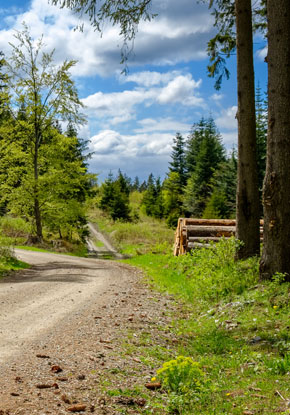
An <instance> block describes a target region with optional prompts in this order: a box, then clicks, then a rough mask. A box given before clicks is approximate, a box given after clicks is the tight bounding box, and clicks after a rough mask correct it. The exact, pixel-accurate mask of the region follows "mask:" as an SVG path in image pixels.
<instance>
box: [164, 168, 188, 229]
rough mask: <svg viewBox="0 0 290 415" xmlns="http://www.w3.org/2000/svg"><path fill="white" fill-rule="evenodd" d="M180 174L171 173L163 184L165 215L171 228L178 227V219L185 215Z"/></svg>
mask: <svg viewBox="0 0 290 415" xmlns="http://www.w3.org/2000/svg"><path fill="white" fill-rule="evenodd" d="M180 183H181V179H180V176H179V173H178V172H174V171H171V172H170V173H169V174H168V176H167V178H166V179H165V180H164V183H163V199H164V214H165V217H166V223H167V225H168V226H169V227H171V228H172V227H173V228H174V227H176V225H177V221H178V218H179V217H180V216H182V215H183V212H184V210H183V206H182V200H183V193H182V189H181V188H180Z"/></svg>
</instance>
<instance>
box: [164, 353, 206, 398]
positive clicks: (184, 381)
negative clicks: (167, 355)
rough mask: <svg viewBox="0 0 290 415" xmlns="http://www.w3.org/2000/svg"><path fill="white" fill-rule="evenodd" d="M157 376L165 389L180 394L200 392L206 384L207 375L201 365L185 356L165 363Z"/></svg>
mask: <svg viewBox="0 0 290 415" xmlns="http://www.w3.org/2000/svg"><path fill="white" fill-rule="evenodd" d="M157 376H158V378H159V379H161V381H162V386H163V387H164V388H165V389H168V390H169V391H171V392H175V393H178V394H179V393H181V394H188V393H190V394H191V393H196V392H200V391H201V390H202V388H203V387H204V383H205V375H204V373H203V371H202V370H201V369H200V365H199V363H198V362H194V361H193V359H192V358H191V357H185V356H178V357H177V358H176V359H173V360H170V361H169V362H165V363H164V364H163V366H162V368H161V369H158V370H157Z"/></svg>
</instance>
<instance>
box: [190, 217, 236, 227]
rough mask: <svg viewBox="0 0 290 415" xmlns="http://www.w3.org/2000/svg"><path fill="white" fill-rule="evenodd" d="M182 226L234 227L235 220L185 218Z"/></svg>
mask: <svg viewBox="0 0 290 415" xmlns="http://www.w3.org/2000/svg"><path fill="white" fill-rule="evenodd" d="M183 223H184V226H190V225H195V226H197V225H200V226H211V225H212V226H236V220H235V219H198V218H186V219H184V222H183Z"/></svg>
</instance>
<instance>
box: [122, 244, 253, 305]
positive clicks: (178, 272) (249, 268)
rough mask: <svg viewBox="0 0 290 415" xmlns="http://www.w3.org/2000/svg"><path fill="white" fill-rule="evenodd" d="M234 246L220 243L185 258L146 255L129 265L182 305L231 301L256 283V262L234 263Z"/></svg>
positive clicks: (193, 252) (131, 261) (249, 260)
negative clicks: (133, 266) (148, 277)
mask: <svg viewBox="0 0 290 415" xmlns="http://www.w3.org/2000/svg"><path fill="white" fill-rule="evenodd" d="M237 244H238V241H237V240H235V239H234V238H231V239H228V240H225V239H221V241H220V242H219V243H218V244H215V245H214V244H212V246H211V247H209V248H201V249H196V250H193V251H192V252H191V253H189V254H187V255H182V256H178V257H174V256H173V255H172V252H170V253H168V254H167V255H152V254H148V255H145V256H142V257H140V258H138V257H137V258H133V259H132V260H130V261H129V262H130V263H131V264H133V265H137V266H141V267H142V268H143V269H145V270H146V272H147V274H148V275H149V276H150V277H151V278H152V279H153V281H154V285H157V286H158V287H159V288H161V289H162V290H165V291H167V292H169V293H171V294H174V295H177V296H178V297H179V298H182V299H183V300H184V301H185V302H189V303H196V302H197V301H199V302H201V303H202V302H203V303H212V302H218V301H219V300H221V299H222V298H227V300H229V301H231V299H232V298H234V297H235V296H236V295H240V294H242V293H243V292H244V291H245V290H246V289H247V288H249V287H251V286H253V285H255V284H256V283H257V281H258V258H250V259H248V260H245V261H236V260H235V252H236V249H237Z"/></svg>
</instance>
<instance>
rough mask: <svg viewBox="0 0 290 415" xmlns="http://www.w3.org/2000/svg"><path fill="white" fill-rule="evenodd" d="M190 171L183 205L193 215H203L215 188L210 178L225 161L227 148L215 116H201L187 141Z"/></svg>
mask: <svg viewBox="0 0 290 415" xmlns="http://www.w3.org/2000/svg"><path fill="white" fill-rule="evenodd" d="M187 148H188V153H187V155H188V157H187V160H188V161H189V160H190V163H191V164H190V165H189V164H188V171H189V172H191V174H190V177H189V179H188V182H187V186H186V188H185V194H184V208H185V210H186V212H188V213H189V214H190V215H193V216H197V217H200V216H201V215H202V213H203V211H204V209H205V205H206V202H207V199H208V197H209V196H210V194H211V192H212V187H211V178H212V177H213V174H214V172H215V170H216V169H217V168H218V166H219V165H220V164H221V163H222V162H224V161H225V150H224V147H223V145H222V143H221V135H220V133H219V132H218V130H217V128H216V126H215V123H214V121H213V119H212V118H211V117H210V118H209V119H207V120H205V119H201V121H200V122H199V123H198V124H197V125H196V128H194V129H193V131H192V133H191V136H190V138H189V142H188V147H187Z"/></svg>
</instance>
